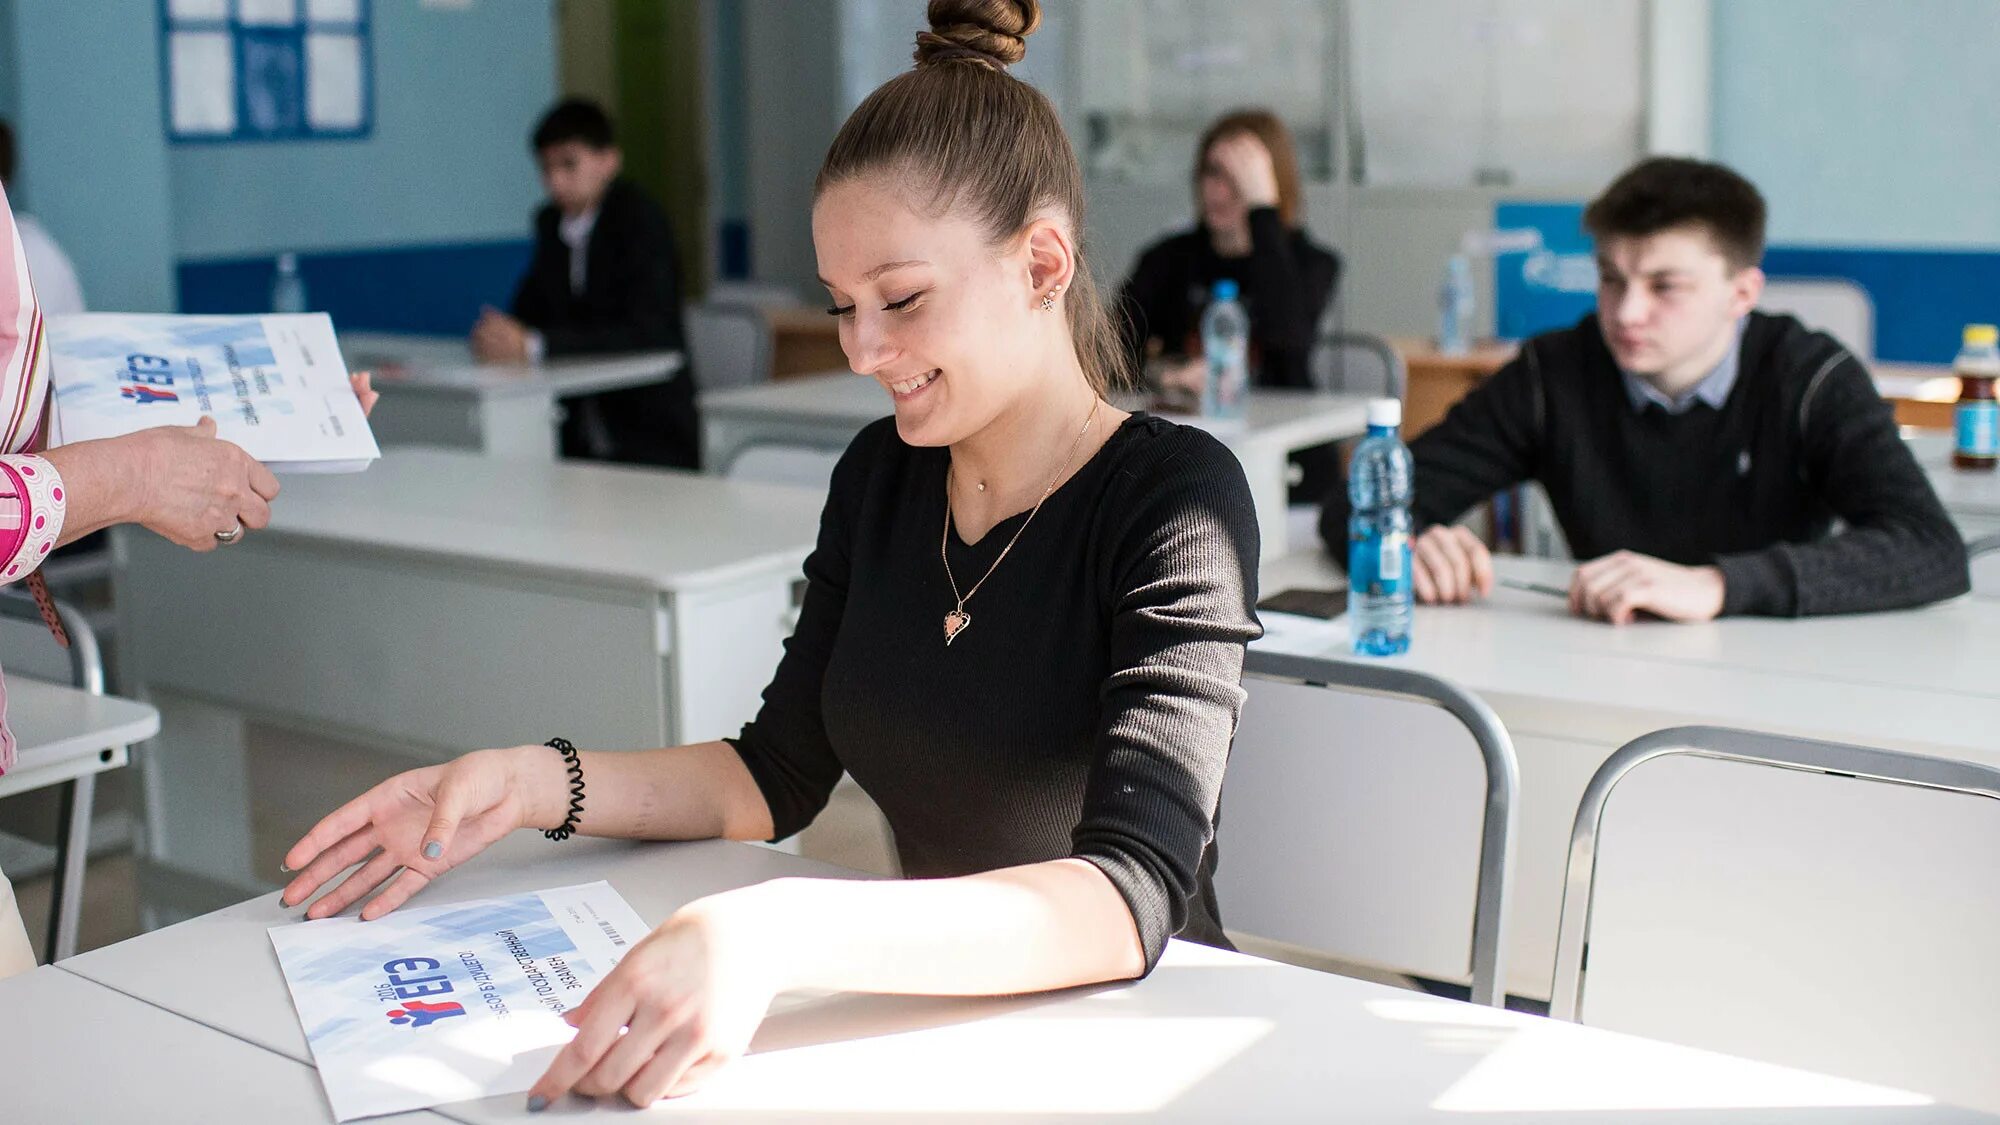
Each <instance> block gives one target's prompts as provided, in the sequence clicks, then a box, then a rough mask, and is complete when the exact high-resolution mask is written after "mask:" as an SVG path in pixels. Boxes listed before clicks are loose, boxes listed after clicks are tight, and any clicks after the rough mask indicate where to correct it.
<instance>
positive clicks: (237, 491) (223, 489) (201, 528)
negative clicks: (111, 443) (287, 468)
mask: <svg viewBox="0 0 2000 1125" xmlns="http://www.w3.org/2000/svg"><path fill="white" fill-rule="evenodd" d="M125 440H130V441H134V442H137V443H139V446H140V449H141V451H142V466H143V467H142V470H141V475H140V477H139V480H140V481H141V482H142V484H141V488H142V491H141V493H140V497H139V505H138V509H139V510H138V518H137V519H136V520H135V521H134V522H137V523H139V524H142V525H144V526H145V527H147V528H148V529H150V530H152V531H155V532H158V533H159V534H160V535H161V536H163V537H165V538H167V539H171V540H173V541H174V542H175V543H178V544H180V545H181V546H183V547H186V548H188V549H189V550H194V551H212V550H214V549H215V548H216V547H217V546H218V545H220V542H221V541H220V540H218V539H216V537H215V536H216V534H217V533H218V532H220V533H222V534H225V535H226V534H228V533H229V532H230V531H231V530H233V529H235V528H236V527H237V526H238V525H239V524H240V525H241V526H242V527H245V528H251V529H256V528H261V527H264V526H266V525H267V524H269V523H270V522H271V501H272V500H273V499H275V498H276V497H277V495H278V478H277V477H274V476H272V475H271V470H269V469H267V468H265V467H264V466H263V465H260V464H258V463H257V462H256V460H254V459H253V458H252V457H251V456H250V455H249V454H248V453H245V452H243V448H242V447H241V446H239V445H237V444H235V443H234V442H228V441H223V440H222V439H220V438H218V437H216V436H215V419H213V418H203V419H202V420H201V421H200V422H198V423H196V424H195V425H192V426H161V427H157V428H155V429H150V430H141V431H139V432H138V433H136V434H133V435H132V436H131V437H130V438H129V439H125Z"/></svg>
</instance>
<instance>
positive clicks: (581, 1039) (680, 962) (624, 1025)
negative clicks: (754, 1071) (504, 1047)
mask: <svg viewBox="0 0 2000 1125" xmlns="http://www.w3.org/2000/svg"><path fill="white" fill-rule="evenodd" d="M767 886H768V884H767ZM760 889H761V888H745V890H743V891H735V892H730V893H728V894H723V895H716V896H712V897H710V898H705V899H700V900H698V901H696V902H692V903H689V904H688V905H687V906H685V907H682V908H681V909H680V910H679V911H677V912H676V913H675V914H674V916H673V917H671V918H669V919H667V921H666V922H665V924H663V925H661V926H660V928H659V929H657V930H654V931H653V932H652V933H651V934H649V935H647V936H646V938H645V939H644V940H642V941H640V942H639V944H637V945H635V946H633V947H632V951H631V952H629V953H627V954H626V955H625V959H624V960H622V961H620V962H619V963H618V967H617V968H615V969H613V970H612V971H611V972H610V974H609V975H607V976H606V977H605V978H604V980H603V981H602V982H600V983H599V984H598V986H597V988H596V989H595V990H594V991H592V992H591V994H590V995H589V997H587V998H586V999H585V1000H584V1002H583V1003H582V1004H580V1005H578V1006H577V1007H576V1008H574V1009H572V1010H571V1011H570V1012H568V1013H567V1014H566V1015H565V1016H564V1017H563V1018H564V1019H566V1020H568V1021H569V1022H570V1024H571V1025H572V1026H574V1027H575V1028H576V1029H577V1030H576V1038H575V1039H572V1040H571V1041H570V1043H569V1045H568V1046H566V1047H564V1048H563V1049H562V1052H561V1053H560V1054H558V1055H557V1056H556V1058H555V1061H554V1062H552V1063H550V1064H549V1069H548V1070H547V1071H546V1072H545V1073H544V1074H543V1075H542V1077H541V1078H540V1079H539V1080H537V1081H536V1083H535V1084H534V1086H533V1087H531V1088H530V1089H529V1091H528V1108H529V1109H530V1110H531V1111H538V1110H541V1109H543V1108H546V1107H547V1106H548V1105H550V1104H551V1103H553V1102H555V1101H556V1100H557V1099H559V1098H561V1097H562V1096H563V1095H564V1094H567V1093H569V1092H571V1091H572V1090H573V1091H575V1092H576V1093H579V1094H583V1095H585V1096H587V1097H608V1096H611V1095H614V1094H622V1095H624V1097H625V1100H627V1101H629V1102H631V1103H632V1104H633V1105H635V1106H647V1105H651V1104H652V1103H654V1102H656V1101H658V1100H660V1099H661V1098H665V1097H679V1096H681V1095H682V1094H689V1093H693V1092H694V1091H695V1090H696V1089H697V1088H699V1087H700V1086H701V1084H702V1083H703V1082H704V1081H706V1080H707V1078H708V1076H709V1075H711V1074H713V1073H714V1072H715V1071H716V1070H717V1069H719V1068H720V1067H722V1066H723V1065H724V1064H726V1063H728V1062H729V1061H730V1060H732V1059H734V1058H736V1057H737V1056H739V1055H741V1054H742V1053H743V1052H744V1051H745V1050H747V1049H748V1048H749V1046H750V1037H751V1036H752V1035H753V1034H755V1033H756V1030H757V1025H758V1024H760V1023H762V1022H763V1020H764V1013H765V1012H766V1011H767V1010H769V1008H770V1006H771V998H772V997H773V996H776V995H777V993H778V992H779V991H780V989H781V988H783V987H784V984H783V981H782V979H781V974H780V972H779V971H778V970H779V968H780V966H779V965H778V964H777V959H776V958H775V957H774V956H773V953H772V951H771V950H770V949H769V948H768V942H767V939H768V937H769V936H770V935H771V934H772V933H773V931H772V930H771V929H770V927H768V926H765V925H760V924H758V923H757V922H756V921H755V920H754V919H753V918H752V917H750V912H749V911H748V910H746V909H744V908H743V907H744V906H745V905H746V903H747V901H748V899H749V898H750V897H752V896H755V894H756V892H757V891H758V890H760ZM628 1029H629V1030H628Z"/></svg>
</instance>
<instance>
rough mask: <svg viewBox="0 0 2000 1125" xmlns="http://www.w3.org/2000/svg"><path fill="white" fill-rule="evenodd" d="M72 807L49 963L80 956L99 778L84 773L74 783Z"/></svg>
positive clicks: (62, 832)
mask: <svg viewBox="0 0 2000 1125" xmlns="http://www.w3.org/2000/svg"><path fill="white" fill-rule="evenodd" d="M65 788H67V789H68V791H69V792H68V794H67V796H68V800H69V804H68V806H67V807H66V808H64V809H63V811H62V815H61V824H60V825H59V826H58V832H57V864H56V877H55V885H54V887H53V888H52V889H51V891H50V902H49V944H48V951H49V960H51V961H60V960H62V959H63V958H65V957H71V956H74V955H75V954H76V935H77V929H78V926H79V924H80V921H81V919H82V917H83V877H84V864H85V863H86V862H87V861H88V860H89V859H90V813H91V802H92V800H93V799H94V798H95V797H96V796H97V775H96V774H94V773H87V774H84V775H83V776H82V777H79V778H77V779H76V780H75V781H72V782H70V783H69V784H68V785H67V786H66V787H65Z"/></svg>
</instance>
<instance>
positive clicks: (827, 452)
mask: <svg viewBox="0 0 2000 1125" xmlns="http://www.w3.org/2000/svg"><path fill="white" fill-rule="evenodd" d="M841 452H842V451H841V450H839V449H834V448H831V447H822V446H817V445H789V444H785V443H781V442H756V443H753V444H750V445H746V446H744V447H742V448H741V449H739V450H737V451H736V454H735V455H734V456H733V457H731V458H730V459H729V464H727V465H724V466H723V467H722V475H723V476H726V477H728V478H729V479H730V480H738V481H751V482H754V483H757V484H789V485H796V486H798V487H800V488H811V489H814V490H816V491H819V492H825V491H826V490H827V488H828V486H830V485H831V484H832V482H833V467H834V466H835V465H837V464H839V463H840V455H841Z"/></svg>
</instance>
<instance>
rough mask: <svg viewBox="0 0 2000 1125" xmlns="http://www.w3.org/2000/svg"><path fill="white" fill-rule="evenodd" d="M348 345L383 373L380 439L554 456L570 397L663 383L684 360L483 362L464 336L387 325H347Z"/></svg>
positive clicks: (645, 356) (659, 355) (357, 359)
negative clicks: (377, 328) (354, 328)
mask: <svg viewBox="0 0 2000 1125" xmlns="http://www.w3.org/2000/svg"><path fill="white" fill-rule="evenodd" d="M340 350H341V358H343V359H345V360H346V361H347V366H348V368H349V370H353V371H362V370H373V371H374V372H375V388H376V389H377V390H379V391H381V392H382V409H380V410H378V411H376V412H375V414H374V415H373V417H371V418H370V419H369V424H370V425H371V426H372V427H373V428H374V431H375V438H376V441H377V442H379V443H380V444H382V445H384V446H390V445H433V446H444V447H447V448H452V449H475V450H479V451H480V452H483V453H489V454H493V455H495V456H503V457H527V458H534V459H537V460H547V461H553V460H555V459H556V454H557V451H558V444H559V443H558V442H557V438H556V434H557V428H558V426H559V424H560V422H561V419H562V412H561V407H560V406H558V405H557V404H558V403H559V402H560V401H561V400H562V399H566V398H574V397H576V396H577V395H587V394H597V393H600V392H603V391H616V390H623V389H625V388H627V387H639V386H644V385H646V384H648V383H658V382H662V381H664V380H666V379H669V378H672V377H673V376H674V374H675V373H676V372H678V371H680V369H681V367H682V365H683V363H684V362H685V360H684V359H683V357H682V355H681V353H679V352H675V351H658V352H632V353H626V354H618V355H604V356H573V357H568V358H563V359H552V360H549V361H548V362H546V363H540V364H532V363H505V364H490V363H478V362H475V361H474V360H473V358H472V353H471V352H470V351H469V350H468V349H467V347H466V343H465V340H464V339H462V338H459V337H455V336H403V335H397V334H393V333H387V332H343V333H341V334H340Z"/></svg>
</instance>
